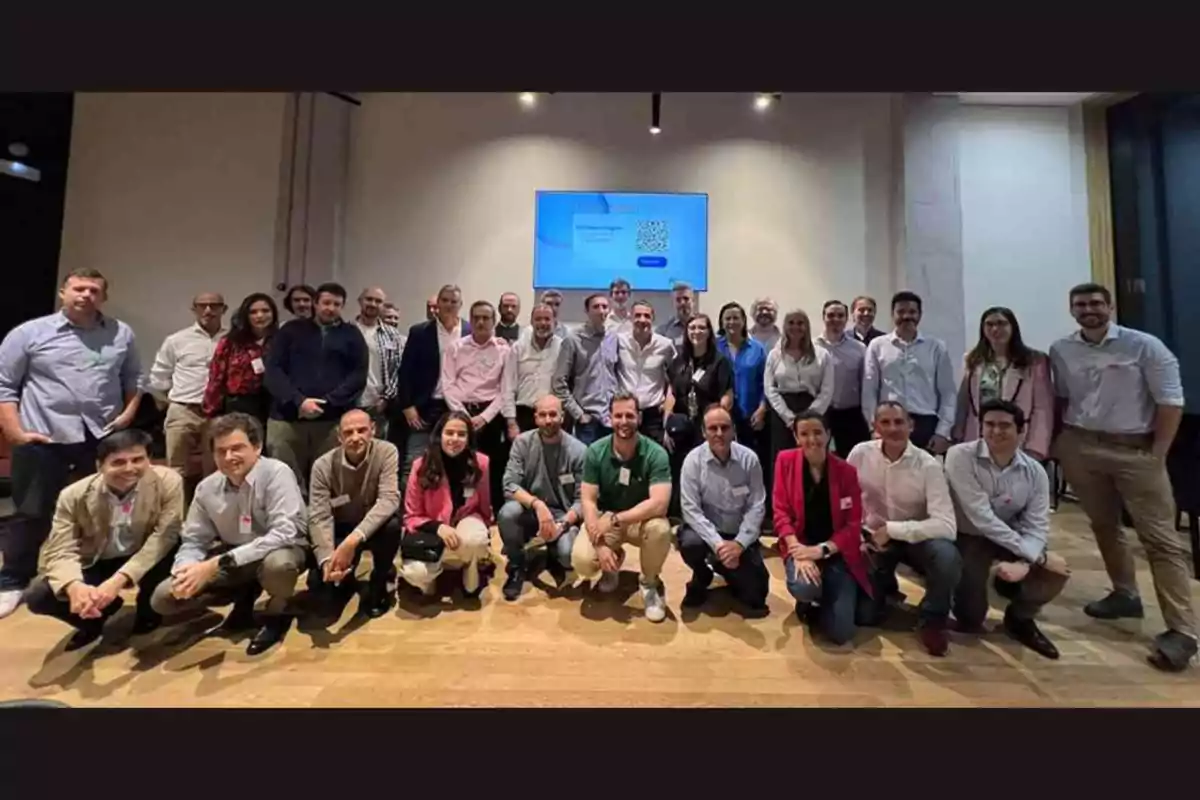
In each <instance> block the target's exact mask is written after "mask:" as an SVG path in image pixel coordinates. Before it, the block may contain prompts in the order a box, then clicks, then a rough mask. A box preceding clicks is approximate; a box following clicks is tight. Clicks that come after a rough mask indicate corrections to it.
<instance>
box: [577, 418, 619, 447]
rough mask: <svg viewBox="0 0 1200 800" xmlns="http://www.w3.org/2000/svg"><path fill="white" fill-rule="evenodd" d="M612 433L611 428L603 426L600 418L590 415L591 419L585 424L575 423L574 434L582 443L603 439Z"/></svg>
mask: <svg viewBox="0 0 1200 800" xmlns="http://www.w3.org/2000/svg"><path fill="white" fill-rule="evenodd" d="M610 433H612V428H608V427H605V426H604V425H603V424H602V423H601V422H600V420H598V419H596V418H595V417H592V421H591V422H589V423H587V424H586V425H583V424H580V423H578V422H577V423H575V433H574V436H575V438H576V439H578V440H579V441H581V442H583V443H584V444H591V443H592V442H595V441H597V440H599V439H603V438H604V437H605V436H608V435H609V434H610Z"/></svg>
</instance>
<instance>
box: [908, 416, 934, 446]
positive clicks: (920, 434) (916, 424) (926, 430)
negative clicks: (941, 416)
mask: <svg viewBox="0 0 1200 800" xmlns="http://www.w3.org/2000/svg"><path fill="white" fill-rule="evenodd" d="M911 416H912V421H913V430H912V435H911V436H909V437H908V440H909V441H910V442H912V443H913V444H915V445H916V446H917V447H919V448H921V449H922V450H925V449H928V447H929V440H930V439H932V438H933V435H934V434H935V433H936V432H937V424H938V418H937V415H936V414H913V415H911Z"/></svg>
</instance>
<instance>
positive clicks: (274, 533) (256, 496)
mask: <svg viewBox="0 0 1200 800" xmlns="http://www.w3.org/2000/svg"><path fill="white" fill-rule="evenodd" d="M246 515H248V516H249V517H250V519H249V523H250V524H249V530H246V529H245V527H244V526H243V525H242V518H243V517H244V516H246ZM179 540H180V543H179V553H178V555H176V556H175V566H176V567H182V566H185V565H187V564H195V563H197V562H200V561H204V560H205V559H207V558H208V557H209V556H210V555H211V553H212V550H213V548H214V547H216V546H217V544H218V542H221V543H224V544H225V545H227V546H229V547H231V548H232V549H231V550H230V551H229V553H230V555H232V556H233V560H234V563H236V564H237V565H238V566H239V567H240V566H243V565H244V564H253V563H255V562H258V561H262V560H263V559H264V558H266V556H267V554H268V553H270V552H272V551H274V550H278V549H280V548H283V547H304V546H305V545H307V544H308V508H307V507H306V506H305V505H304V498H303V497H302V496H301V495H300V486H299V484H297V483H296V476H295V473H293V472H292V470H291V468H289V467H288V466H286V465H285V464H284V463H283V462H282V461H277V460H275V459H273V458H265V457H260V458H259V459H258V463H257V464H255V465H254V467H253V468H251V470H250V472H248V473H247V474H246V480H245V481H243V482H242V485H241V486H234V485H233V484H232V483H230V482H229V479H228V478H226V477H225V476H224V475H222V474H221V473H219V472H214V473H213V474H212V475H209V476H208V477H207V478H205V479H204V480H202V481H200V483H199V485H198V486H196V496H195V498H194V499H193V500H192V506H191V508H189V509H188V515H187V520H186V521H185V522H184V523H183V532H182V533H181V534H180V537H179Z"/></svg>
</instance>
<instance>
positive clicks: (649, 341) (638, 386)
mask: <svg viewBox="0 0 1200 800" xmlns="http://www.w3.org/2000/svg"><path fill="white" fill-rule="evenodd" d="M653 327H654V306H652V305H650V304H649V303H647V302H645V301H644V300H638V301H637V302H636V303H634V304H633V333H627V334H622V335H620V336H618V337H617V390H618V391H622V392H627V393H629V394H631V395H633V396H634V397H635V398H636V399H637V402H638V410H639V411H640V412H641V413H640V419H641V432H642V434H643V435H645V436H649V437H650V438H651V439H653V440H654V441H656V442H662V441H663V438H664V437H665V436H666V432H665V430H664V428H663V411H662V404H663V401H664V400H666V399H667V385H668V384H669V383H670V381H671V377H670V374H669V372H668V369H669V367H670V366H671V362H672V361H674V360H675V345H673V344H672V343H671V340H670V339H668V338H667V337H666V336H663V335H662V334H661V333H655V332H654V330H653Z"/></svg>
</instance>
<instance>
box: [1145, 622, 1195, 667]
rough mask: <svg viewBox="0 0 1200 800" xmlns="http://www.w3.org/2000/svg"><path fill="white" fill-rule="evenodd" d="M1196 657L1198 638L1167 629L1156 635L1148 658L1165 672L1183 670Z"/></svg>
mask: <svg viewBox="0 0 1200 800" xmlns="http://www.w3.org/2000/svg"><path fill="white" fill-rule="evenodd" d="M1195 658H1196V640H1195V639H1193V638H1192V637H1191V636H1188V635H1187V634H1186V633H1180V632H1179V631H1170V630H1169V631H1166V632H1164V633H1160V634H1159V635H1158V636H1155V637H1154V647H1153V648H1152V649H1151V652H1150V655H1149V656H1147V657H1146V660H1147V661H1149V662H1150V665H1151V666H1153V667H1154V668H1155V669H1161V670H1162V671H1163V672H1183V671H1184V670H1185V669H1187V668H1188V666H1189V665H1190V664H1191V663H1192V662H1193V661H1194V660H1195Z"/></svg>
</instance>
